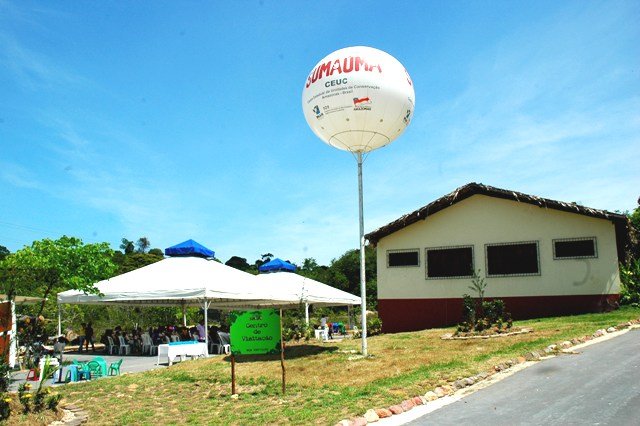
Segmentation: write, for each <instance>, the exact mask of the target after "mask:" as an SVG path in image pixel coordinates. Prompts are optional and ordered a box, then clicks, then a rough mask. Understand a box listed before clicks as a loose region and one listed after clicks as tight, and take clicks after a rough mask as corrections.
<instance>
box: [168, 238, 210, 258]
mask: <svg viewBox="0 0 640 426" xmlns="http://www.w3.org/2000/svg"><path fill="white" fill-rule="evenodd" d="M164 254H165V255H167V256H196V257H214V256H215V253H214V251H213V250H209V249H208V248H206V247H205V246H203V245H202V244H200V243H198V242H197V241H194V240H187V241H184V242H182V243H180V244H176V245H175V246H171V247H169V248H166V249H164Z"/></svg>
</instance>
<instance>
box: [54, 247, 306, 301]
mask: <svg viewBox="0 0 640 426" xmlns="http://www.w3.org/2000/svg"><path fill="white" fill-rule="evenodd" d="M95 286H96V288H97V289H98V290H99V292H100V293H101V295H96V294H85V293H83V292H81V291H77V290H68V291H64V292H61V293H59V294H58V303H60V304H65V303H66V304H98V305H152V306H176V305H183V306H202V303H203V301H204V300H207V301H208V302H210V303H211V305H210V307H211V308H219V309H225V308H229V309H233V308H248V309H251V308H259V307H262V306H265V305H266V306H273V307H284V306H292V305H296V304H298V303H300V302H299V300H295V299H293V296H289V297H285V295H281V297H284V299H282V300H276V299H274V298H273V297H272V296H271V295H270V294H269V291H268V289H265V288H263V287H261V286H259V285H257V283H256V281H255V276H254V275H251V274H248V273H246V272H243V271H240V270H237V269H234V268H231V267H229V266H226V265H223V264H222V263H219V262H217V261H215V260H207V259H203V258H200V257H170V258H167V259H163V260H161V261H159V262H156V263H152V264H151V265H147V266H144V267H142V268H139V269H136V270H134V271H131V272H127V273H125V274H122V275H118V276H116V277H113V278H110V279H108V280H104V281H100V282H98V283H96V285H95Z"/></svg>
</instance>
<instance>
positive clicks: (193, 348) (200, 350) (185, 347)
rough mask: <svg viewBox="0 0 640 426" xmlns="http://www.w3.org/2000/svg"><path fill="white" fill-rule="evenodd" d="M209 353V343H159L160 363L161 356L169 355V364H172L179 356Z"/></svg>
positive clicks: (205, 354)
mask: <svg viewBox="0 0 640 426" xmlns="http://www.w3.org/2000/svg"><path fill="white" fill-rule="evenodd" d="M207 355H208V352H207V345H206V344H205V343H201V342H197V343H187V344H182V345H169V344H166V343H165V344H164V345H158V364H160V357H167V358H168V360H169V365H171V364H173V361H174V360H175V359H176V358H177V357H184V356H192V357H193V356H207Z"/></svg>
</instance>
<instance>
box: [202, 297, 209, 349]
mask: <svg viewBox="0 0 640 426" xmlns="http://www.w3.org/2000/svg"><path fill="white" fill-rule="evenodd" d="M208 311H209V301H208V300H207V299H204V344H205V345H207V356H209V315H208ZM200 337H202V336H200Z"/></svg>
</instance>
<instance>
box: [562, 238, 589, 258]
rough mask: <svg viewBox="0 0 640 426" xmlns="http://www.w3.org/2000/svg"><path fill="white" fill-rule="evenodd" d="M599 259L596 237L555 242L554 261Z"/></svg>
mask: <svg viewBox="0 0 640 426" xmlns="http://www.w3.org/2000/svg"><path fill="white" fill-rule="evenodd" d="M589 257H598V250H597V248H596V237H587V238H564V239H561V240H553V258H554V259H583V258H589Z"/></svg>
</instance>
